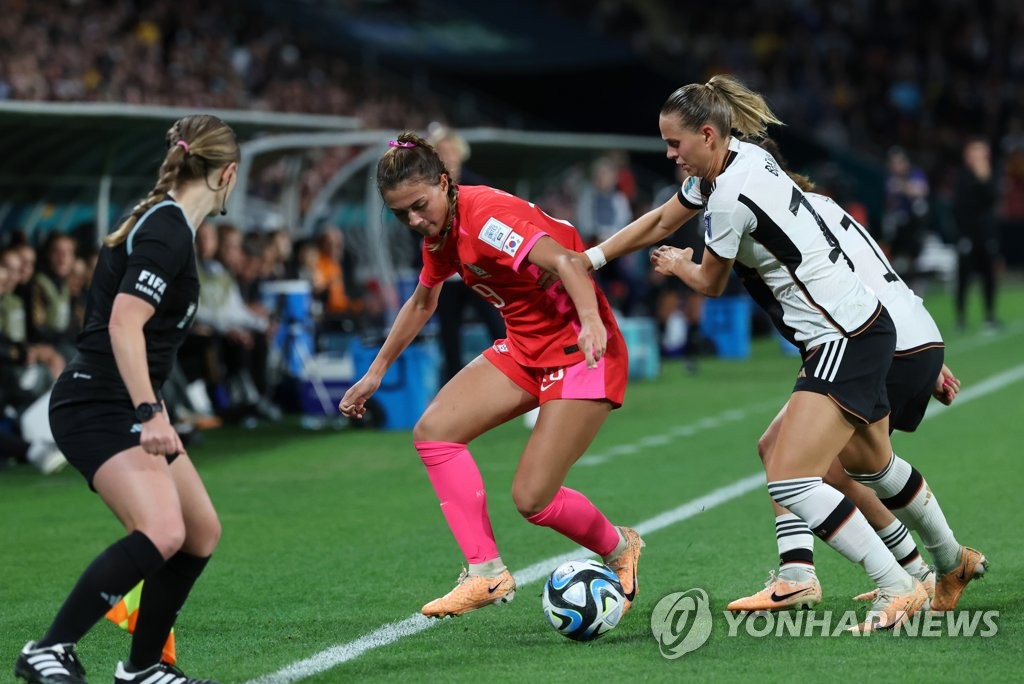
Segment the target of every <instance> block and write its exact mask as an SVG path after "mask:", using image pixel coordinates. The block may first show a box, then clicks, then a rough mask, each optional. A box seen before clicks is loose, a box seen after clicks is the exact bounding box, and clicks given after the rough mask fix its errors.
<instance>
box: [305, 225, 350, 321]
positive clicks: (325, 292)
mask: <svg viewBox="0 0 1024 684" xmlns="http://www.w3.org/2000/svg"><path fill="white" fill-rule="evenodd" d="M316 249H317V252H316V262H315V264H314V267H313V271H312V275H313V297H314V298H315V299H316V300H317V301H319V302H320V305H321V314H320V321H319V323H320V325H321V327H322V328H323V329H325V330H351V329H352V327H353V326H352V316H353V315H354V314H355V313H356V312H357V309H358V305H357V304H356V302H354V301H353V300H352V299H351V298H350V297H349V295H348V290H347V283H346V280H345V273H344V271H343V269H342V263H343V260H344V258H345V236H344V234H343V233H342V232H341V229H340V228H337V227H335V226H326V227H324V229H323V230H322V231H321V232H320V235H318V236H317V239H316Z"/></svg>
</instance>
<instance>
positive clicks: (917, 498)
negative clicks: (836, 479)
mask: <svg viewBox="0 0 1024 684" xmlns="http://www.w3.org/2000/svg"><path fill="white" fill-rule="evenodd" d="M850 476H851V477H852V478H853V479H854V480H856V481H857V482H860V483H861V484H864V485H867V486H868V487H870V488H871V489H873V490H875V493H876V494H878V498H879V499H881V500H882V503H883V504H885V507H886V508H888V509H889V510H891V511H892V512H893V514H894V515H895V516H896V517H897V518H899V520H900V521H901V522H902V523H903V524H904V525H906V526H907V527H909V528H910V529H912V530H914V531H915V532H917V533H918V535H920V537H921V541H922V542H923V543H924V547H925V548H926V549H928V552H929V553H931V555H932V559H933V560H934V561H935V566H936V567H937V568H938V570H939V573H946V572H949V571H950V570H952V569H953V568H955V567H956V565H957V563H958V562H959V561H960V542H958V541H957V540H956V535H954V534H953V530H952V529H950V527H949V523H947V522H946V516H945V515H944V514H943V512H942V508H941V507H940V506H939V501H938V499H936V498H935V495H934V494H932V490H931V489H930V488H929V487H928V483H927V482H926V481H925V479H924V477H922V476H921V473H919V472H918V471H917V470H915V469H914V468H913V467H912V466H911V465H910V464H909V463H907V462H906V461H904V460H903V459H902V458H900V457H899V456H897V455H896V454H893V455H892V458H891V459H890V460H889V464H888V465H887V466H886V467H885V468H883V469H882V470H881V471H879V472H877V473H871V474H867V475H864V474H852V473H851V474H850Z"/></svg>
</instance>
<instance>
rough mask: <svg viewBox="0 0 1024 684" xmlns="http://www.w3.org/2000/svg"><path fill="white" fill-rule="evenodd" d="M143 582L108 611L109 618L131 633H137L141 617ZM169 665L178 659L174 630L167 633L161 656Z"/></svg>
mask: <svg viewBox="0 0 1024 684" xmlns="http://www.w3.org/2000/svg"><path fill="white" fill-rule="evenodd" d="M142 584H143V583H142V582H139V583H138V584H136V585H135V588H134V589H132V590H131V591H129V592H128V593H127V594H125V595H124V597H123V598H122V599H121V600H120V601H118V602H117V605H116V606H114V607H113V608H111V609H110V610H108V611H107V619H108V620H110V621H111V622H113V623H114V624H115V625H117V626H118V627H120V628H121V629H124V630H127V632H128V633H129V634H134V633H135V622H136V621H137V620H138V619H139V603H140V602H141V601H142ZM161 659H162V660H163V661H164V662H165V663H167V664H168V665H173V664H174V663H175V661H176V660H177V658H176V656H175V652H174V630H173V629H171V633H170V634H168V635H167V641H166V643H164V650H163V655H162V658H161Z"/></svg>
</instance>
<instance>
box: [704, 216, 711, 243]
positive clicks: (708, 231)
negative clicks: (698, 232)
mask: <svg viewBox="0 0 1024 684" xmlns="http://www.w3.org/2000/svg"><path fill="white" fill-rule="evenodd" d="M704 232H705V233H706V234H707V236H708V237H711V214H708V213H705V214H704Z"/></svg>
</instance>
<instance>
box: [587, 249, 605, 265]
mask: <svg viewBox="0 0 1024 684" xmlns="http://www.w3.org/2000/svg"><path fill="white" fill-rule="evenodd" d="M584 254H586V255H587V258H588V259H590V263H591V264H592V265H593V267H594V270H595V271H596V270H597V269H599V268H601V267H602V266H604V265H605V264H607V263H608V259H606V258H605V256H604V251H603V250H602V249H601V248H600V247H591V248H590V249H588V250H587V251H585V252H584Z"/></svg>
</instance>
